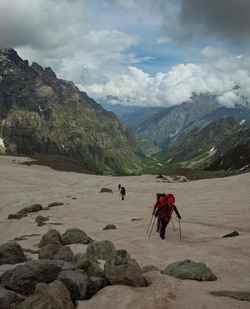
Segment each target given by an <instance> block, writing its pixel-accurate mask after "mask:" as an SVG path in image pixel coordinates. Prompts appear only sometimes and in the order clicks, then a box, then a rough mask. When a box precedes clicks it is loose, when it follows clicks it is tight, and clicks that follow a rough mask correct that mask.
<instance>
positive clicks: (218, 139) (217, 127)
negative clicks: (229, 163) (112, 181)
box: [155, 117, 250, 168]
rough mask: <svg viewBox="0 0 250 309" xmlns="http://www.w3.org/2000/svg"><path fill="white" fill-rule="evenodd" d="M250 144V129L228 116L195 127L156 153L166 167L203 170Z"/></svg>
mask: <svg viewBox="0 0 250 309" xmlns="http://www.w3.org/2000/svg"><path fill="white" fill-rule="evenodd" d="M249 142H250V126H248V125H240V124H238V123H237V122H236V121H235V120H234V119H233V118H232V117H228V118H226V119H223V120H219V121H216V122H212V123H211V124H209V125H207V126H206V127H204V128H202V129H198V128H195V129H194V130H192V131H191V132H190V133H188V134H186V135H185V136H184V137H183V138H181V139H179V140H177V141H176V142H174V143H172V144H171V145H170V146H169V147H167V148H166V149H165V150H163V151H162V152H159V153H158V154H156V156H155V158H156V159H157V160H158V161H159V162H160V163H161V164H162V165H163V166H168V167H175V166H186V167H199V168H203V167H206V166H209V165H210V164H211V162H213V161H214V160H216V159H217V157H219V156H222V155H223V154H225V153H227V152H228V151H229V150H230V149H232V148H234V147H237V146H239V145H243V144H246V143H249ZM232 160H233V159H232Z"/></svg>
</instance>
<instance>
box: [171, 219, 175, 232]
mask: <svg viewBox="0 0 250 309" xmlns="http://www.w3.org/2000/svg"><path fill="white" fill-rule="evenodd" d="M171 222H172V225H173V229H174V231H175V227H174V223H173V221H172V218H171Z"/></svg>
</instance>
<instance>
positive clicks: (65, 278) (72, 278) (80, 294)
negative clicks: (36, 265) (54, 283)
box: [57, 269, 88, 302]
mask: <svg viewBox="0 0 250 309" xmlns="http://www.w3.org/2000/svg"><path fill="white" fill-rule="evenodd" d="M57 280H58V281H61V282H62V283H63V284H64V285H65V286H66V288H67V289H68V290H69V292H70V296H71V299H72V301H73V302H75V301H76V300H82V299H85V298H86V297H87V288H88V275H87V274H86V273H85V271H83V270H81V269H75V270H65V271H61V272H60V274H59V275H58V277H57Z"/></svg>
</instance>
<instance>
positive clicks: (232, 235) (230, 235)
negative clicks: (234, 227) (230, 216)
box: [222, 231, 240, 238]
mask: <svg viewBox="0 0 250 309" xmlns="http://www.w3.org/2000/svg"><path fill="white" fill-rule="evenodd" d="M239 235H240V234H239V233H238V232H237V231H234V232H232V233H229V234H226V235H224V236H222V238H227V237H235V236H239Z"/></svg>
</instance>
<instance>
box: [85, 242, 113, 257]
mask: <svg viewBox="0 0 250 309" xmlns="http://www.w3.org/2000/svg"><path fill="white" fill-rule="evenodd" d="M114 253H115V246H114V244H113V243H112V242H111V241H110V240H101V241H96V242H93V243H92V244H89V245H88V247H87V251H86V256H87V257H88V258H89V259H100V260H107V259H109V258H110V257H111V256H113V255H114Z"/></svg>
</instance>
